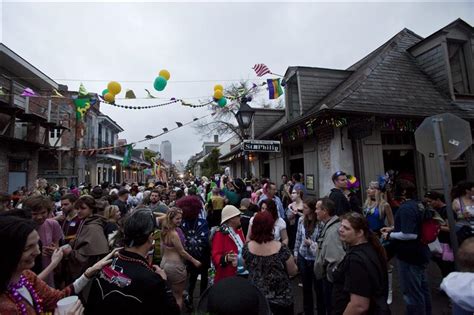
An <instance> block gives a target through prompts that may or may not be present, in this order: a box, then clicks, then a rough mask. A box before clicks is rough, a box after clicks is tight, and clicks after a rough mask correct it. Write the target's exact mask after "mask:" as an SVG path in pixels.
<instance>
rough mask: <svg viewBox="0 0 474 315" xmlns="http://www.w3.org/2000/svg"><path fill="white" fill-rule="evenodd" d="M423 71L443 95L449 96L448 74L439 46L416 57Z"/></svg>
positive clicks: (441, 49)
mask: <svg viewBox="0 0 474 315" xmlns="http://www.w3.org/2000/svg"><path fill="white" fill-rule="evenodd" d="M416 60H417V62H418V64H419V65H420V67H421V68H422V69H423V71H424V72H425V73H426V74H427V75H428V76H429V77H430V78H431V80H432V81H433V83H434V84H435V85H436V86H437V87H438V88H439V89H440V90H441V91H443V93H444V94H446V95H449V83H448V73H447V71H446V66H445V65H446V64H445V61H444V53H443V48H442V46H441V45H438V46H436V47H434V48H432V49H430V50H428V51H426V52H425V53H423V54H421V55H419V56H417V57H416Z"/></svg>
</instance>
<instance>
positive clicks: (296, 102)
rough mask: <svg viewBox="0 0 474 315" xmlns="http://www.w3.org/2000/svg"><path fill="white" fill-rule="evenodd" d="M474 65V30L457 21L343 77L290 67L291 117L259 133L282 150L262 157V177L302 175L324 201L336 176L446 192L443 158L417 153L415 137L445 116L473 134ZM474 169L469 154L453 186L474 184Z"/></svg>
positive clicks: (402, 39) (403, 39)
mask: <svg viewBox="0 0 474 315" xmlns="http://www.w3.org/2000/svg"><path fill="white" fill-rule="evenodd" d="M473 65H474V29H473V27H472V26H470V25H469V24H467V23H466V22H464V21H463V20H461V19H458V20H456V21H454V22H452V23H451V24H449V25H447V26H446V27H443V28H442V29H441V30H439V31H437V32H435V33H434V34H432V35H430V36H429V37H427V38H422V37H421V36H419V35H417V34H416V33H414V32H413V31H411V30H408V29H403V30H402V31H400V32H399V33H398V34H396V35H395V36H393V37H392V38H390V39H389V40H388V41H387V42H386V43H385V44H383V45H382V46H380V47H378V48H377V49H375V50H374V51H373V52H371V53H370V54H369V55H367V56H366V57H364V58H363V59H361V60H359V61H358V62H356V63H355V64H354V65H352V66H351V67H349V68H347V69H345V70H336V69H323V68H317V67H289V68H288V69H287V71H286V73H285V77H284V84H285V101H286V109H285V115H284V116H282V117H281V118H280V119H278V120H276V121H275V119H274V118H270V119H269V121H271V124H270V127H269V128H264V129H265V130H264V131H263V132H261V133H255V134H254V136H255V139H268V140H279V141H281V142H282V147H283V149H282V152H281V153H270V154H255V157H254V158H255V160H258V161H259V165H260V166H262V165H263V167H260V170H261V172H260V174H264V175H266V176H269V177H270V178H271V179H272V180H274V181H277V182H278V181H279V178H280V176H281V175H282V174H284V173H286V174H291V173H303V174H304V179H305V181H306V183H307V186H309V189H308V191H309V193H310V194H312V195H316V196H323V195H326V194H327V193H328V192H329V190H330V189H331V188H332V183H331V174H333V173H334V172H335V171H338V170H343V171H346V172H347V173H350V174H353V175H355V176H357V177H358V178H359V179H360V180H361V184H362V187H366V186H367V184H368V183H369V182H370V181H372V180H376V179H377V178H378V176H379V175H383V174H385V173H386V172H387V171H388V170H394V171H396V172H397V173H398V176H399V177H402V178H406V179H409V180H411V181H413V182H415V184H416V185H417V187H418V191H419V194H421V193H423V192H425V191H427V190H431V189H441V188H442V186H441V185H442V182H441V176H440V174H439V171H438V168H437V164H436V159H435V157H424V156H422V155H421V154H419V153H418V152H417V151H416V149H415V139H414V131H415V130H416V128H417V126H418V125H419V124H420V123H421V122H422V121H423V119H424V118H426V117H428V116H431V115H435V114H441V113H447V112H449V113H453V114H455V115H458V116H459V117H461V118H463V119H466V120H468V121H470V122H471V126H473V122H474V66H473ZM254 123H256V124H260V122H259V121H255V122H254ZM254 128H255V127H254ZM473 160H474V153H473V150H472V147H471V148H470V149H469V150H467V151H466V152H465V153H464V154H463V155H462V156H461V157H460V158H459V159H458V160H456V161H453V162H452V163H451V178H452V182H453V183H456V182H458V181H460V180H463V179H469V180H474V163H473ZM266 165H269V167H268V168H269V170H266V169H267V166H266ZM262 170H263V172H262ZM308 184H309V185H308Z"/></svg>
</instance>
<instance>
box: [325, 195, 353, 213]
mask: <svg viewBox="0 0 474 315" xmlns="http://www.w3.org/2000/svg"><path fill="white" fill-rule="evenodd" d="M329 199H331V200H332V201H334V203H335V204H336V215H338V216H341V215H343V214H345V213H347V212H350V211H351V210H352V209H351V204H350V203H349V200H347V198H346V196H345V195H344V193H343V192H342V190H340V189H337V188H333V189H331V193H330V194H329Z"/></svg>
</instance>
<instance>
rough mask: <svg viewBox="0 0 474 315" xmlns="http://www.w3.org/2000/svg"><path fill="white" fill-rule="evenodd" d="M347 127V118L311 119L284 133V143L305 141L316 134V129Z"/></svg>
mask: <svg viewBox="0 0 474 315" xmlns="http://www.w3.org/2000/svg"><path fill="white" fill-rule="evenodd" d="M346 125H347V118H345V117H323V118H311V119H309V120H307V121H305V122H304V123H302V124H300V125H298V126H296V127H294V128H292V129H290V130H288V131H285V132H283V133H282V138H283V141H295V140H298V139H305V138H308V137H311V136H313V135H314V134H315V132H316V129H317V128H318V127H320V126H331V127H336V128H341V127H344V126H346Z"/></svg>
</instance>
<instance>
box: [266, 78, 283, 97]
mask: <svg viewBox="0 0 474 315" xmlns="http://www.w3.org/2000/svg"><path fill="white" fill-rule="evenodd" d="M267 85H268V96H269V98H270V99H271V100H274V99H277V98H279V97H280V96H281V95H282V94H283V89H282V88H281V84H280V79H268V80H267Z"/></svg>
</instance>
